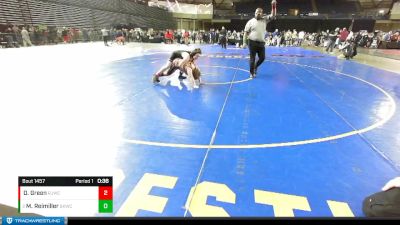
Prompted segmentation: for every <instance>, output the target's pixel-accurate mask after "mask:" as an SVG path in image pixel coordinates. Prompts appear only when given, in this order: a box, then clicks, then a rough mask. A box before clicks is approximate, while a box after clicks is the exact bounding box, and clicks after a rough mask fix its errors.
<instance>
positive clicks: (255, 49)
mask: <svg viewBox="0 0 400 225" xmlns="http://www.w3.org/2000/svg"><path fill="white" fill-rule="evenodd" d="M249 50H250V73H251V74H254V70H255V69H257V68H258V67H259V66H260V65H261V63H263V62H264V59H265V42H261V41H252V40H249ZM256 54H258V61H257V63H255V61H256Z"/></svg>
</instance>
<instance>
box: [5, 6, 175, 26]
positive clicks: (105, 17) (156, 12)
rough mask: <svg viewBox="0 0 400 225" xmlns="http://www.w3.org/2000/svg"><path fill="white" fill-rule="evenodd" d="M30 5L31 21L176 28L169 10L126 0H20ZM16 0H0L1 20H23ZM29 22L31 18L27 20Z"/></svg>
mask: <svg viewBox="0 0 400 225" xmlns="http://www.w3.org/2000/svg"><path fill="white" fill-rule="evenodd" d="M21 2H22V3H24V2H26V3H27V4H28V7H29V17H31V18H32V24H33V25H48V26H58V27H63V26H65V27H76V28H101V27H105V26H107V27H109V26H111V25H113V24H135V25H137V26H138V27H149V28H155V29H167V28H175V27H176V24H175V22H174V20H173V18H172V14H171V13H169V12H167V11H165V10H162V9H159V8H154V7H149V6H146V5H142V4H137V3H134V2H130V1H125V0H22V1H21ZM22 3H19V1H18V0H1V1H0V11H1V13H0V24H6V23H13V24H24V21H25V20H27V18H26V17H27V16H28V15H24V13H23V12H22V10H21V6H20V4H22ZM27 21H29V23H30V19H29V20H27Z"/></svg>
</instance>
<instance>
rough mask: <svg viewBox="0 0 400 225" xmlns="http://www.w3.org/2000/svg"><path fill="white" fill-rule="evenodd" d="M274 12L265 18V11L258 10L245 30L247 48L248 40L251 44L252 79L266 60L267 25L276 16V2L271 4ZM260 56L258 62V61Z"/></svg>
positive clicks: (274, 0)
mask: <svg viewBox="0 0 400 225" xmlns="http://www.w3.org/2000/svg"><path fill="white" fill-rule="evenodd" d="M271 5H272V10H271V14H270V15H266V16H263V9H262V8H257V9H256V12H255V13H254V14H255V17H254V18H253V19H251V20H249V21H248V22H247V24H246V27H245V28H244V37H243V39H244V40H243V44H244V46H246V43H247V39H248V42H249V51H250V78H255V77H256V74H257V68H258V67H259V66H260V65H261V64H262V63H263V62H264V59H265V41H264V37H265V32H266V30H267V24H268V23H269V22H270V21H271V20H272V19H274V18H275V16H276V0H272V2H271ZM256 54H258V61H257V63H256V62H255V61H256Z"/></svg>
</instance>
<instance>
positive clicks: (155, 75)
mask: <svg viewBox="0 0 400 225" xmlns="http://www.w3.org/2000/svg"><path fill="white" fill-rule="evenodd" d="M158 78H159V75H158V74H156V73H155V74H154V75H153V79H152V81H153V83H154V84H155V83H160V79H158Z"/></svg>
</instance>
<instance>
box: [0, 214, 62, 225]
mask: <svg viewBox="0 0 400 225" xmlns="http://www.w3.org/2000/svg"><path fill="white" fill-rule="evenodd" d="M14 224H54V225H55V224H59V225H64V217H19V216H3V217H2V225H14Z"/></svg>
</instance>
